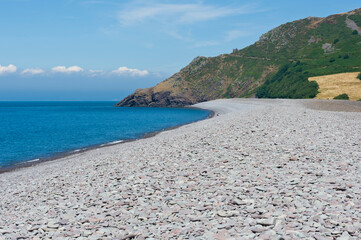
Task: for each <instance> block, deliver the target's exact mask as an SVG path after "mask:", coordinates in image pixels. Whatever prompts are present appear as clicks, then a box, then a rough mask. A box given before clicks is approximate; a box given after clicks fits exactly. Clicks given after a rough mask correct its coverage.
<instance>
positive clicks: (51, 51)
mask: <svg viewBox="0 0 361 240" xmlns="http://www.w3.org/2000/svg"><path fill="white" fill-rule="evenodd" d="M359 7H361V4H360V2H359V0H357V1H356V0H355V1H354V0H347V1H336V0H317V1H315V0H312V1H311V0H303V1H289V0H288V1H286V0H274V1H269V0H238V1H230V0H223V1H214V0H213V1H212V0H210V1H166V0H164V1H162V0H157V1H154V0H142V1H112V0H51V1H49V0H0V29H1V30H0V31H1V35H0V101H1V100H2V101H4V100H120V99H121V98H123V97H125V96H126V95H127V94H130V93H132V92H133V91H134V90H135V89H136V88H144V87H150V86H153V85H154V84H156V83H158V82H160V81H162V80H164V79H165V78H167V77H169V76H171V75H172V74H174V73H175V72H177V71H179V70H180V69H181V68H182V67H184V66H186V65H187V64H188V63H189V62H190V61H191V60H192V59H193V58H195V57H196V56H207V57H208V56H217V55H219V54H222V53H229V52H231V51H232V49H233V48H238V49H241V48H243V47H246V46H248V45H250V44H252V43H254V42H255V41H257V40H258V38H259V37H260V36H261V34H262V33H265V32H267V31H268V30H270V29H272V28H274V27H277V26H278V25H280V24H283V23H286V22H289V21H293V20H297V19H300V18H305V17H308V16H318V17H325V16H328V15H331V14H335V13H341V12H346V11H350V10H353V9H356V8H359Z"/></svg>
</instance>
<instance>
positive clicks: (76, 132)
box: [0, 102, 210, 169]
mask: <svg viewBox="0 0 361 240" xmlns="http://www.w3.org/2000/svg"><path fill="white" fill-rule="evenodd" d="M115 103H116V102H0V169H5V168H9V167H16V166H20V165H23V164H24V163H32V162H36V161H41V160H44V159H51V158H54V157H56V156H61V155H62V154H64V155H65V154H69V153H71V152H78V151H82V150H84V149H87V148H92V147H96V146H105V145H110V144H114V143H120V142H122V141H126V140H131V139H137V138H142V137H144V136H145V135H147V134H148V133H152V132H157V131H161V130H164V129H167V128H171V127H175V126H179V125H183V124H187V123H191V122H195V121H199V120H202V119H205V118H207V117H209V116H210V112H209V111H207V110H200V109H191V108H142V107H136V108H132V107H122V108H119V107H113V105H114V104H115Z"/></svg>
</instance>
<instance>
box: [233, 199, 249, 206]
mask: <svg viewBox="0 0 361 240" xmlns="http://www.w3.org/2000/svg"><path fill="white" fill-rule="evenodd" d="M233 204H235V205H246V204H247V203H246V202H244V201H242V200H240V199H238V198H235V199H233Z"/></svg>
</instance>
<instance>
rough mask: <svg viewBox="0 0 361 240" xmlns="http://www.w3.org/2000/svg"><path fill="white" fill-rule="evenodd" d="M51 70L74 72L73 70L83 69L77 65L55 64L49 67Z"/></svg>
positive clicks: (79, 70) (80, 70) (81, 70)
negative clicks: (55, 65)
mask: <svg viewBox="0 0 361 240" xmlns="http://www.w3.org/2000/svg"><path fill="white" fill-rule="evenodd" d="M51 70H52V71H53V72H62V73H74V72H83V71H84V69H82V68H81V67H78V66H71V67H68V68H67V67H65V66H57V67H53V68H52V69H51Z"/></svg>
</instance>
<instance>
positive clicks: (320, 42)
mask: <svg viewBox="0 0 361 240" xmlns="http://www.w3.org/2000/svg"><path fill="white" fill-rule="evenodd" d="M360 27H361V9H357V10H354V11H351V12H348V13H343V14H336V15H332V16H329V17H326V18H316V17H309V18H306V19H301V20H298V21H294V22H290V23H286V24H283V25H281V26H279V27H277V28H275V29H273V30H271V31H269V32H267V33H266V34H263V35H262V36H261V37H260V39H259V41H257V42H256V43H255V44H253V45H251V46H249V47H246V48H244V49H242V50H237V49H235V50H234V51H233V52H232V53H231V54H223V55H220V56H217V57H209V58H206V57H196V58H195V59H194V60H193V61H192V62H191V63H190V64H189V65H188V66H186V67H185V68H183V69H182V70H181V71H179V72H178V73H176V74H174V75H173V76H171V77H170V78H168V79H166V80H164V81H163V82H161V83H159V84H158V85H156V86H155V87H152V88H147V89H138V90H137V91H136V92H135V93H133V94H131V95H129V96H128V97H126V98H125V99H123V100H122V101H121V102H119V103H117V104H116V105H115V106H132V107H133V106H149V107H165V106H168V107H178V106H184V105H190V104H194V103H198V102H202V101H209V100H213V99H217V98H233V97H251V96H254V95H255V93H256V90H257V89H258V88H259V87H260V86H261V85H263V84H264V83H265V82H266V80H269V79H271V78H272V77H273V76H275V74H276V73H277V72H278V70H279V69H280V68H281V66H284V65H285V64H288V63H290V62H293V61H298V62H301V63H302V68H301V69H300V70H297V71H300V72H301V73H305V75H307V76H308V75H310V76H314V75H317V74H332V73H337V72H343V71H359V70H360V67H361V60H360V58H359V56H360V54H361V44H360V43H361V35H360V34H361V28H360ZM346 55H347V57H346ZM339 56H341V57H339ZM332 58H335V59H336V60H337V61H336V60H335V61H332ZM339 58H342V59H344V60H345V61H341V60H340V61H338V59H339ZM346 60H347V61H346ZM299 68H300V67H299ZM325 69H327V70H325ZM360 71H361V70H360ZM291 72H292V71H291ZM273 87H274V86H273ZM276 87H278V88H281V87H282V86H276Z"/></svg>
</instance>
